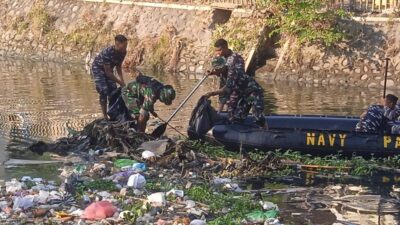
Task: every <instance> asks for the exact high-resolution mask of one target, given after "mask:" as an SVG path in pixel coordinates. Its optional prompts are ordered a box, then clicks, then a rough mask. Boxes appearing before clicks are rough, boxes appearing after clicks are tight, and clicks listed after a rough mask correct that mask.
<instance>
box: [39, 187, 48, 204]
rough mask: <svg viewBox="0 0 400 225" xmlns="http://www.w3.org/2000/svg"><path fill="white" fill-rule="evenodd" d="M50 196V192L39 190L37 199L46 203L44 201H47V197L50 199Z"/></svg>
mask: <svg viewBox="0 0 400 225" xmlns="http://www.w3.org/2000/svg"><path fill="white" fill-rule="evenodd" d="M49 197H50V192H48V191H43V190H40V191H39V195H38V196H36V201H37V202H39V203H43V204H44V203H46V202H47V199H48V198H49Z"/></svg>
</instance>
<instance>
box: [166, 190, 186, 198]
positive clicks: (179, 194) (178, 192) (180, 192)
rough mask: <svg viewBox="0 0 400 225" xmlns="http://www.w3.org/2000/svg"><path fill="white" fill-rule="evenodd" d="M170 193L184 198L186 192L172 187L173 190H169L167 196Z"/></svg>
mask: <svg viewBox="0 0 400 225" xmlns="http://www.w3.org/2000/svg"><path fill="white" fill-rule="evenodd" d="M169 195H174V196H177V197H181V198H182V197H183V196H184V195H185V194H184V192H183V191H182V190H175V189H172V190H170V191H168V192H167V196H169Z"/></svg>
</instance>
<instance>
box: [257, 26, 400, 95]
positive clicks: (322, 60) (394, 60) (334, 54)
mask: <svg viewBox="0 0 400 225" xmlns="http://www.w3.org/2000/svg"><path fill="white" fill-rule="evenodd" d="M342 25H343V26H344V27H345V32H346V33H347V35H348V36H349V40H348V41H347V42H346V43H341V44H338V45H337V46H334V47H331V48H322V47H321V46H317V45H312V46H303V47H301V48H300V49H299V50H297V51H296V52H294V53H293V52H291V53H288V52H290V47H289V51H288V52H286V56H283V58H284V60H283V63H282V64H281V66H280V67H279V69H278V70H276V71H275V68H276V65H277V62H278V59H279V57H280V56H282V52H283V48H277V49H276V58H272V59H269V60H267V65H266V66H264V67H263V68H261V69H260V70H258V75H260V76H263V77H266V78H267V79H273V80H290V81H294V82H302V83H303V82H304V83H314V84H320V85H328V84H339V85H342V86H365V87H377V88H379V87H382V86H383V85H384V71H385V58H386V57H389V58H390V63H389V67H388V81H387V87H388V88H397V87H400V22H398V21H394V20H390V19H389V20H388V19H386V21H385V20H383V21H379V22H374V21H369V22H366V21H356V20H354V21H342ZM289 46H290V45H289Z"/></svg>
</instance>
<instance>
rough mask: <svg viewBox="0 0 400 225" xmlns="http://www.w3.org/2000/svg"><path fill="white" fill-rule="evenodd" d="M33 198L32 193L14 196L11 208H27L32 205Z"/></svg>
mask: <svg viewBox="0 0 400 225" xmlns="http://www.w3.org/2000/svg"><path fill="white" fill-rule="evenodd" d="M34 199H35V196H33V195H27V196H24V197H16V198H15V199H14V205H13V209H14V210H17V209H28V208H30V207H32V206H33V200H34Z"/></svg>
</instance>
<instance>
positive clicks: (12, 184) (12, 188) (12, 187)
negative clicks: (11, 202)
mask: <svg viewBox="0 0 400 225" xmlns="http://www.w3.org/2000/svg"><path fill="white" fill-rule="evenodd" d="M22 187H23V183H21V182H18V181H17V180H16V179H12V180H11V181H9V182H6V192H11V193H14V192H17V191H20V190H22Z"/></svg>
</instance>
